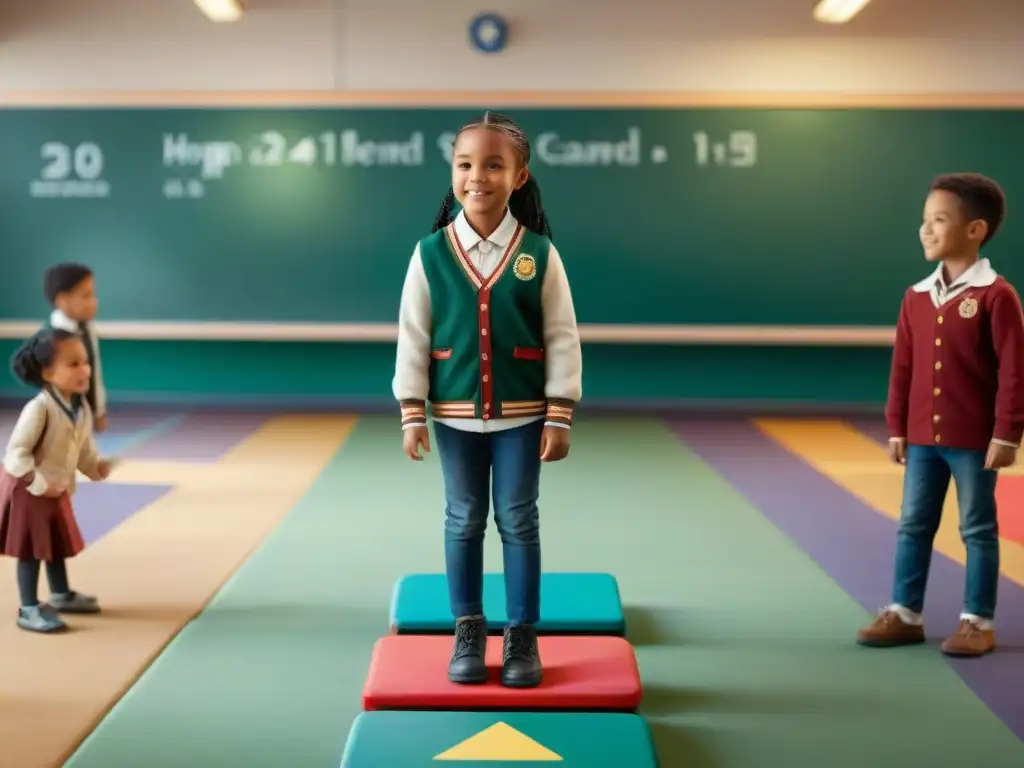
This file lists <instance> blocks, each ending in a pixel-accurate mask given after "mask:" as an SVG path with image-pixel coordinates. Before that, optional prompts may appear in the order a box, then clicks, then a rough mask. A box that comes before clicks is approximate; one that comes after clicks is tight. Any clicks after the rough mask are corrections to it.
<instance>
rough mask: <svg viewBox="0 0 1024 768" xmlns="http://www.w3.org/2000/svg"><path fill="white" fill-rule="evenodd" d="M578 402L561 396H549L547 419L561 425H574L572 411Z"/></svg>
mask: <svg viewBox="0 0 1024 768" xmlns="http://www.w3.org/2000/svg"><path fill="white" fill-rule="evenodd" d="M575 406H576V403H574V402H573V401H572V400H562V399H560V398H548V412H547V418H546V421H547V422H548V423H550V424H558V425H559V426H566V427H571V426H572V413H573V409H574V408H575Z"/></svg>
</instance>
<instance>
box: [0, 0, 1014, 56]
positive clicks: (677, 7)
mask: <svg viewBox="0 0 1024 768" xmlns="http://www.w3.org/2000/svg"><path fill="white" fill-rule="evenodd" d="M422 1H423V0H420V2H422ZM245 2H246V5H247V6H248V8H249V13H250V14H253V15H256V14H260V13H261V12H263V13H267V14H271V15H273V16H274V17H277V18H281V17H282V16H284V15H290V14H292V13H294V14H303V13H309V12H310V11H312V10H313V9H315V8H321V7H322V8H326V7H328V6H331V5H333V6H336V7H337V8H338V9H339V10H338V13H339V14H340V15H343V14H344V10H343V9H344V8H345V7H346V6H360V5H365V4H373V0H245ZM433 2H435V3H441V4H443V5H445V6H447V7H446V8H445V11H450V10H452V9H453V7H458V8H460V9H461V8H465V9H467V11H468V10H470V9H471V8H472V9H475V10H481V9H482V8H483V7H484V6H487V7H488V8H491V7H493V10H497V11H501V12H504V13H505V14H506V15H508V16H510V17H512V18H513V19H515V18H517V16H520V15H522V16H525V17H526V18H523V19H522V21H523V23H524V24H527V25H529V26H530V27H531V28H532V29H535V30H536V29H537V28H538V27H541V26H543V24H544V16H545V15H546V14H541V15H539V16H535V13H536V10H537V8H538V5H537V4H536V3H535V2H529V1H528V2H514V1H513V0H490V1H489V2H476V1H475V0H474V1H473V2H467V1H466V0H433ZM549 2H551V3H555V2H557V6H558V7H557V9H555V8H550V7H549V10H550V11H554V12H555V14H556V15H557V16H563V14H567V13H568V14H571V15H572V16H574V17H575V18H576V20H577V22H576V28H577V29H578V30H579V34H580V35H586V34H587V31H588V28H593V26H600V28H602V29H604V30H607V29H609V28H615V29H617V30H619V31H620V32H621V34H622V35H623V36H624V37H626V38H630V37H633V36H634V34H635V35H643V36H646V37H650V35H651V32H652V30H651V24H650V21H651V19H650V16H651V15H656V16H657V19H658V23H657V25H656V26H657V30H658V31H657V32H656V33H655V34H656V36H657V37H659V38H661V39H663V40H664V39H674V40H716V39H732V40H737V39H755V38H756V39H762V40H763V39H780V38H807V37H816V38H822V37H839V38H851V37H853V38H879V39H894V38H898V39H926V38H927V39H936V38H940V39H946V38H948V39H961V40H963V39H971V40H984V39H1002V40H1006V39H1008V38H1011V39H1012V38H1016V39H1018V40H1020V41H1021V45H1022V46H1024V0H872V1H871V2H869V3H868V5H867V7H866V8H865V9H864V10H863V11H862V12H861V13H860V14H859V15H858V16H856V17H855V18H854V19H853V20H852V21H850V22H849V23H848V24H845V25H823V24H819V23H817V22H815V21H814V20H813V18H812V17H811V10H812V8H813V7H814V4H815V0H683V1H682V2H679V0H676V2H672V0H631V1H630V2H626V3H623V2H621V0H615V1H614V2H610V1H609V0H549ZM115 5H117V6H121V7H122V8H130V9H131V11H130V12H131V13H132V15H133V16H136V17H138V16H139V15H146V16H149V17H151V18H152V23H153V25H154V27H155V29H159V28H160V27H161V26H162V24H163V23H164V22H166V21H168V20H170V19H171V18H173V19H175V20H181V19H182V17H183V16H192V15H198V14H199V13H200V12H199V10H198V9H196V8H195V6H194V5H193V3H192V0H132V2H131V3H130V4H129V3H125V2H123V1H122V0H75V1H74V2H73V3H70V4H69V3H68V2H67V0H31V1H30V2H29V1H27V0H0V38H2V37H9V36H11V35H12V34H14V35H16V34H17V32H18V31H19V30H31V32H33V33H38V32H39V31H41V30H42V29H45V28H48V27H52V25H53V24H54V23H60V24H61V27H62V29H61V31H62V32H63V33H65V34H66V33H67V31H68V25H69V24H74V23H75V22H76V21H79V20H80V21H81V22H82V24H83V25H84V26H89V21H90V20H89V19H88V17H89V16H90V15H92V12H96V11H101V9H102V10H107V11H109V9H110V8H111V7H112V6H115ZM655 6H656V8H655ZM588 14H589V19H588ZM595 16H596V17H599V18H595ZM645 17H646V18H645ZM138 23H139V22H138V21H135V22H134V23H133V26H134V27H136V28H137V27H138ZM395 23H396V25H400V24H401V21H400V19H396V21H395ZM936 65H937V66H939V67H941V63H940V62H936Z"/></svg>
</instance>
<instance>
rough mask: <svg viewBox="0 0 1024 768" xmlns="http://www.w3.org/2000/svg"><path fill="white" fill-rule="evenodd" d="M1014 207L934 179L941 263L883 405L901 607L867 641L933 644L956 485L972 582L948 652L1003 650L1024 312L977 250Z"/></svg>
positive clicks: (910, 316)
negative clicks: (898, 492)
mask: <svg viewBox="0 0 1024 768" xmlns="http://www.w3.org/2000/svg"><path fill="white" fill-rule="evenodd" d="M1005 208H1006V206H1005V200H1004V198H1003V193H1002V190H1001V189H1000V188H999V186H998V185H997V184H996V183H995V182H994V181H992V180H990V179H987V178H985V177H984V176H980V175H978V174H966V173H964V174H952V175H947V176H939V177H938V178H936V179H935V181H934V182H932V186H931V190H930V193H929V195H928V198H927V201H926V203H925V207H924V219H923V221H922V224H921V232H920V236H921V243H922V245H923V246H924V254H925V259H927V260H928V261H938V262H939V266H938V268H937V269H936V270H935V272H934V273H932V274H931V275H930V276H929V277H927V278H926V279H924V280H922V281H921V282H920V283H917V284H916V285H913V286H911V287H910V289H908V290H907V292H906V294H904V296H903V304H902V306H901V307H900V314H899V320H898V322H897V325H896V344H895V350H894V353H893V361H892V373H891V377H890V380H889V399H888V403H887V405H886V409H885V416H886V422H887V424H888V427H889V435H890V438H889V455H890V456H891V457H892V459H893V461H895V462H897V463H901V464H905V465H906V470H905V473H904V480H903V505H902V509H901V512H900V524H899V533H898V534H897V539H896V565H895V577H894V580H893V591H892V603H891V604H890V605H889V606H888V607H887V608H885V609H884V610H883V611H882V612H881V613H880V614H879V616H878V618H876V619H875V621H874V622H873V623H872V624H871V625H870V626H868V627H865V628H864V629H862V630H860V632H859V633H858V635H857V640H858V642H860V643H861V644H862V645H869V646H896V645H907V644H909V643H920V642H924V624H923V621H922V618H921V611H922V609H923V607H924V594H925V585H926V583H927V580H928V566H929V564H930V561H931V557H932V543H933V541H934V538H935V534H936V532H937V531H938V528H939V521H940V519H941V516H942V506H943V502H944V500H945V497H946V492H947V490H948V488H949V481H950V477H952V478H953V480H954V482H955V485H956V492H957V505H958V507H959V511H960V536H961V538H962V539H963V542H964V546H965V548H966V550H967V579H966V581H967V583H966V587H965V590H964V606H963V612H962V613H961V614H960V624H959V626H958V628H957V630H956V632H955V633H954V634H953V635H952V636H951V637H949V638H948V639H947V640H946V641H945V642H944V643H943V644H942V651H943V652H944V653H946V654H948V655H951V656H980V655H982V654H985V653H988V652H989V651H991V650H992V649H993V648H994V647H995V635H994V632H993V617H994V616H995V608H996V584H997V582H998V580H999V535H998V528H997V526H996V501H995V489H996V475H997V472H998V470H999V469H1001V468H1003V467H1008V466H1010V465H1011V464H1013V463H1014V461H1015V460H1016V457H1017V448H1018V446H1019V445H1020V441H1021V433H1022V431H1024V314H1022V312H1021V303H1020V298H1019V297H1018V296H1017V292H1016V291H1015V290H1014V288H1013V286H1012V285H1010V283H1008V282H1007V281H1006V280H1005V279H1004V278H1002V277H1000V276H999V275H997V274H996V272H995V270H993V269H992V266H991V265H990V264H989V262H988V259H984V258H980V255H979V249H980V248H981V247H982V246H984V245H985V244H986V243H988V242H989V240H991V239H992V237H993V235H995V234H996V231H997V230H998V229H999V226H1000V224H1002V221H1003V217H1004V214H1005Z"/></svg>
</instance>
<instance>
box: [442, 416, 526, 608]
mask: <svg viewBox="0 0 1024 768" xmlns="http://www.w3.org/2000/svg"><path fill="white" fill-rule="evenodd" d="M543 430H544V422H543V420H538V421H535V422H531V423H530V424H526V425H524V426H522V427H514V428H512V429H505V430H501V431H497V432H484V433H479V432H465V431H463V430H459V429H454V428H452V427H449V426H446V425H444V424H435V425H434V437H435V442H436V443H437V451H438V454H439V455H440V457H441V472H442V474H443V475H444V488H445V499H446V502H447V503H446V505H445V524H444V555H445V567H446V570H447V573H448V596H449V601H450V603H451V610H452V614H453V615H454V616H455V618H456V619H458V618H460V617H463V616H479V615H482V614H483V574H484V532H485V531H486V529H487V518H488V513H489V511H490V506H491V499H490V498H489V497H491V496H492V495H493V500H494V522H495V524H496V525H497V527H498V535H499V536H501V545H502V555H503V558H504V563H505V600H506V611H507V613H508V619H509V623H510V624H536V623H537V621H538V620H539V619H540V517H539V513H538V509H537V499H538V497H539V496H540V464H541V462H540V438H541V433H542V432H543ZM492 477H493V494H492V492H491V490H492V489H491V483H492Z"/></svg>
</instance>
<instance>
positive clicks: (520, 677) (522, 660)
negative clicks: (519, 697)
mask: <svg viewBox="0 0 1024 768" xmlns="http://www.w3.org/2000/svg"><path fill="white" fill-rule="evenodd" d="M542 677H543V669H542V667H541V663H540V651H539V650H538V649H537V631H536V630H535V629H534V628H533V627H531V626H527V625H523V626H513V627H506V628H505V643H504V647H503V653H502V663H501V684H502V685H505V686H508V687H509V688H536V687H537V686H538V685H540V683H541V679H542Z"/></svg>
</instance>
